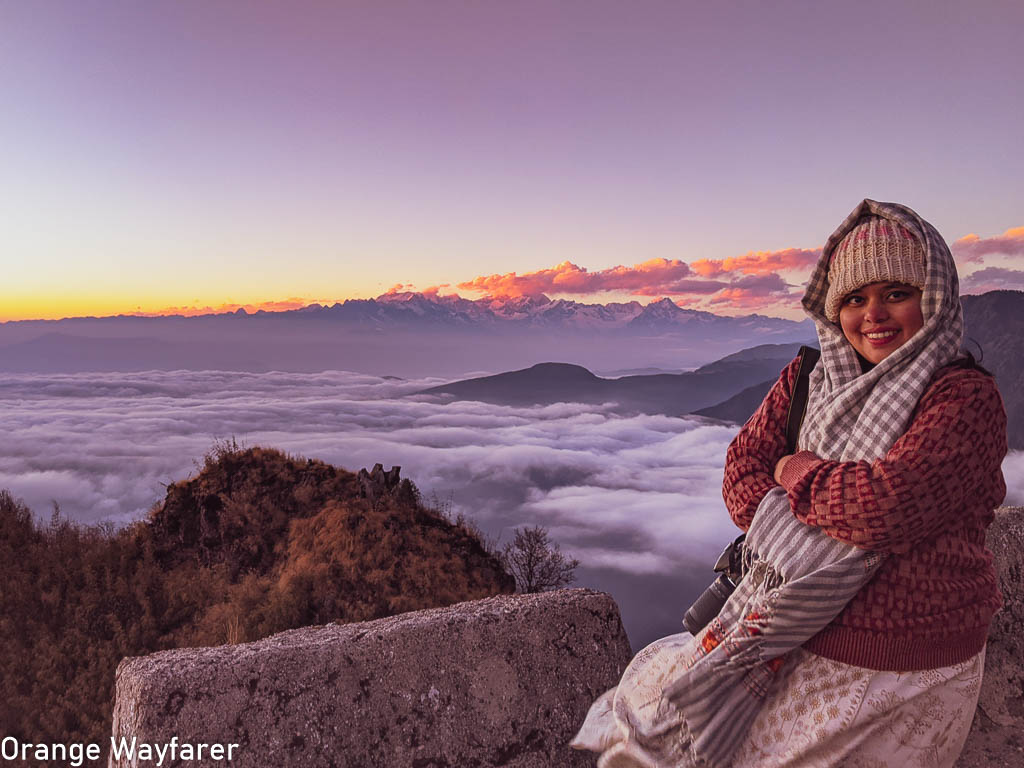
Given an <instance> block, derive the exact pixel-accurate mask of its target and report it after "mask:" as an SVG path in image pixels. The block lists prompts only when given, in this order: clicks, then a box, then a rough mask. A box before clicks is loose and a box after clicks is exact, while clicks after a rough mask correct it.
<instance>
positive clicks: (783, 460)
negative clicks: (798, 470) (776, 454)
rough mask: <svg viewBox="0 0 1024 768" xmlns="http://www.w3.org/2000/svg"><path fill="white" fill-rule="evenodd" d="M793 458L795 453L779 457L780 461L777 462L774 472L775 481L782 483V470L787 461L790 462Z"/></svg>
mask: <svg viewBox="0 0 1024 768" xmlns="http://www.w3.org/2000/svg"><path fill="white" fill-rule="evenodd" d="M792 458H793V454H791V453H788V454H786V455H785V456H783V457H782V458H781V459H779V460H778V462H776V464H775V474H774V477H775V482H776V483H778V484H779V485H782V470H783V468H785V466H786V462H788V461H789V460H790V459H792Z"/></svg>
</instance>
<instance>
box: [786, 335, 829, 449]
mask: <svg viewBox="0 0 1024 768" xmlns="http://www.w3.org/2000/svg"><path fill="white" fill-rule="evenodd" d="M820 357H821V352H819V351H818V350H816V349H815V348H814V347H808V346H803V347H800V367H799V368H798V369H797V372H796V383H795V384H794V385H793V396H792V397H791V398H790V399H789V412H788V413H787V414H786V453H787V454H791V453H796V441H797V438H798V437H799V436H800V425H801V424H803V423H804V413H806V411H807V387H808V383H807V382H808V379H810V376H811V370H812V369H813V368H814V366H815V365H817V363H818V358H820Z"/></svg>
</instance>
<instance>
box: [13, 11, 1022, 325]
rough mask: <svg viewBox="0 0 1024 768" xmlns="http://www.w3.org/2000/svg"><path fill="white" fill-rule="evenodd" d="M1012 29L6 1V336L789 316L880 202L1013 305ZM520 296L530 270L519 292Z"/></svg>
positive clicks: (622, 14)
mask: <svg viewBox="0 0 1024 768" xmlns="http://www.w3.org/2000/svg"><path fill="white" fill-rule="evenodd" d="M1022 25H1024V4H1021V3H1018V2H1011V1H1010V0H1002V1H999V2H993V1H986V0H981V1H978V2H959V3H950V2H941V1H935V0H929V1H927V2H924V1H922V2H905V1H899V0H898V1H896V2H871V1H867V2H860V3H857V4H855V5H851V4H849V3H831V2H820V0H818V1H817V2H778V3H755V2H725V3H708V2H700V3H696V2H682V1H681V0H673V1H671V2H669V1H666V2H652V1H648V0H635V1H634V2H628V3H627V2H622V1H621V0H616V1H614V2H606V1H605V0H562V1H557V0H555V1H552V0H543V1H542V2H533V1H531V0H517V1H516V2H497V1H495V2H487V1H484V2H470V1H469V0H465V1H464V2H454V1H452V0H434V1H432V2H425V1H422V2H386V1H381V2H326V1H324V2H313V1H312V0H296V1H295V2H287V3H286V2H243V1H242V0H238V1H237V2H224V1H222V2H216V1H211V0H195V1H193V0H175V1H174V2H157V1H154V2H145V3H140V2H121V1H119V0H110V1H109V2H95V1H88V0H87V1H82V0H74V1H73V2H72V1H68V2H51V1H49V0H39V1H37V2H36V1H34V2H8V3H3V4H0V97H2V103H3V107H2V109H0V321H2V320H12V319H25V318H59V317H66V316H76V315H88V314H92V315H106V314H116V313H121V312H125V313H128V312H146V313H153V312H164V311H192V312H195V311H202V310H203V309H205V308H212V309H232V308H234V307H236V306H240V305H241V306H247V307H249V308H258V307H266V308H290V307H293V306H301V305H303V304H306V303H310V302H313V301H318V302H334V301H340V300H344V299H346V298H369V297H371V296H376V295H378V294H381V293H384V292H385V291H387V290H389V289H393V288H395V287H396V286H400V288H395V289H396V290H398V289H407V290H421V291H426V290H439V291H440V293H441V294H446V293H453V292H458V293H459V294H461V295H463V296H465V297H467V298H478V297H481V296H484V295H488V294H492V295H503V294H513V295H515V294H522V293H536V292H544V293H546V294H547V295H549V296H551V297H553V298H554V297H566V298H573V299H577V300H581V301H587V302H608V301H622V300H630V299H637V300H639V301H641V302H643V303H646V302H647V301H650V300H652V299H654V298H659V297H661V296H670V297H672V298H673V299H674V300H676V301H678V302H679V303H680V305H682V306H692V307H699V308H704V309H710V310H712V311H715V312H718V313H721V314H738V313H745V312H750V311H758V312H762V313H765V314H777V315H784V316H791V317H798V316H799V315H798V313H796V312H795V310H794V307H795V306H796V305H795V297H796V296H797V295H798V294H799V286H800V283H801V282H802V281H803V279H804V278H805V276H806V274H807V272H808V270H809V265H810V263H811V262H812V261H813V259H814V258H815V256H816V253H817V249H819V248H820V247H821V245H822V243H823V242H824V240H825V238H826V237H827V236H828V235H829V234H830V233H831V231H832V230H833V229H834V228H835V227H836V226H837V225H838V224H839V223H840V221H841V220H842V219H843V218H844V217H845V216H846V214H847V213H849V211H850V210H851V209H852V208H853V207H854V205H855V204H856V203H857V202H859V201H860V199H862V198H864V197H871V198H875V199H879V200H894V201H898V202H903V203H905V204H907V205H910V206H911V207H912V208H914V209H916V210H917V211H918V212H919V213H920V214H921V215H922V216H924V217H925V218H927V219H929V220H930V221H931V222H932V223H933V224H935V225H936V226H937V227H938V229H939V230H940V232H942V233H943V235H944V236H945V237H946V239H947V241H948V242H949V243H950V244H951V245H952V246H953V250H954V254H955V255H956V256H957V261H958V263H959V265H960V268H961V276H962V281H963V284H964V292H981V291H983V290H988V289H991V288H997V287H1009V288H1017V289H1024V173H1022V171H1024V142H1022V141H1021V140H1020V132H1021V126H1022V125H1024V99H1021V97H1020V83H1021V82H1024V53H1022V52H1021V46H1020V40H1019V37H1020V30H1021V28H1022ZM513 273H515V274H514V275H513Z"/></svg>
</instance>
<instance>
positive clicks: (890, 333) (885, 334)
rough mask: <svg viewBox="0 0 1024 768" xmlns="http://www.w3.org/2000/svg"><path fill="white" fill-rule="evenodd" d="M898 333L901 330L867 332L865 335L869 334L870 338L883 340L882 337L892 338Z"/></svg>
mask: <svg viewBox="0 0 1024 768" xmlns="http://www.w3.org/2000/svg"><path fill="white" fill-rule="evenodd" d="M897 333H899V331H882V332H881V333H865V334H864V335H865V336H867V337H868V338H869V339H873V340H875V341H881V340H882V339H888V338H891V337H893V336H895V335H896V334H897Z"/></svg>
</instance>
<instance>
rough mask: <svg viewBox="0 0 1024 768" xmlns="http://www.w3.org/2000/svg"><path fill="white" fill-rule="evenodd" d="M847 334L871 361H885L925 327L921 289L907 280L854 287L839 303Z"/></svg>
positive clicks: (841, 320) (857, 348)
mask: <svg viewBox="0 0 1024 768" xmlns="http://www.w3.org/2000/svg"><path fill="white" fill-rule="evenodd" d="M839 325H840V326H842V329H843V335H844V336H846V340H847V341H849V342H850V344H852V345H853V348H854V349H855V350H857V351H858V352H859V353H860V355H861V357H863V358H864V359H865V360H867V361H868V362H869V363H872V364H876V363H880V362H882V361H883V360H884V359H885V358H887V357H888V356H889V355H891V354H892V353H893V352H894V351H895V350H896V349H898V348H899V347H900V346H902V345H903V344H905V343H906V342H907V340H908V339H910V337H911V336H913V335H914V334H915V333H917V332H918V331H919V330H921V326H922V325H924V318H923V317H922V315H921V290H920V289H919V288H914V287H913V286H911V285H904V284H903V283H870V284H868V285H865V286H863V287H862V288H858V289H857V290H855V291H850V293H848V294H846V296H844V297H843V303H842V304H841V305H840V307H839Z"/></svg>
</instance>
